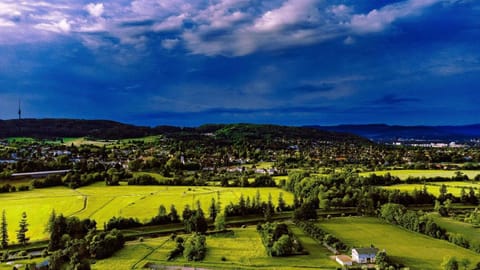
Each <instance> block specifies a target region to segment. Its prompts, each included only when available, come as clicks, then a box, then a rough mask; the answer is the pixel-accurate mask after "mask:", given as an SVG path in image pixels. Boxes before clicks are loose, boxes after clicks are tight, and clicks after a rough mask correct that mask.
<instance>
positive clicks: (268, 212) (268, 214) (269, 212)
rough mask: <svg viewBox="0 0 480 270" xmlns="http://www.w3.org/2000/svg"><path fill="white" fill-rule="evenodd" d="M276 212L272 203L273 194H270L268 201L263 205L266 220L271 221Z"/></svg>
mask: <svg viewBox="0 0 480 270" xmlns="http://www.w3.org/2000/svg"><path fill="white" fill-rule="evenodd" d="M274 213H275V208H274V206H273V203H272V194H270V193H269V194H268V201H267V203H266V204H265V205H264V207H263V217H264V218H265V221H270V220H271V219H272V217H273V214H274Z"/></svg>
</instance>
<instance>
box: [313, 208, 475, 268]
mask: <svg viewBox="0 0 480 270" xmlns="http://www.w3.org/2000/svg"><path fill="white" fill-rule="evenodd" d="M318 225H319V226H320V227H321V228H322V229H324V230H325V231H327V232H329V233H332V234H333V235H335V236H336V237H337V238H339V239H341V240H342V241H343V242H344V243H346V244H347V245H349V246H352V247H369V246H370V245H371V244H373V245H375V247H377V248H379V249H380V250H382V249H385V250H386V252H387V255H388V256H389V257H390V258H391V259H392V260H393V261H394V262H396V263H403V264H405V265H406V266H408V267H410V269H422V270H427V269H432V270H433V269H440V265H441V263H442V261H443V258H444V257H448V256H455V257H457V258H458V259H462V258H468V259H469V260H470V261H472V263H477V262H479V261H480V254H477V253H474V252H473V251H470V250H467V249H464V248H461V247H458V246H456V245H454V244H452V243H449V242H447V241H443V240H438V239H434V238H431V237H428V236H425V235H423V234H419V233H414V232H410V231H408V230H405V229H403V228H401V227H397V226H393V225H390V224H387V223H384V222H383V221H382V220H380V219H377V218H373V217H342V218H332V219H330V220H324V221H319V222H318Z"/></svg>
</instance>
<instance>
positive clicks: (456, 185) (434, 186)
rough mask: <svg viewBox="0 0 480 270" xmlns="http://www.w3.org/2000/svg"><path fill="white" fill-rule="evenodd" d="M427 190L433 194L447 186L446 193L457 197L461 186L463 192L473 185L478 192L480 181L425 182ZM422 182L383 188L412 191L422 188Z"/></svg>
mask: <svg viewBox="0 0 480 270" xmlns="http://www.w3.org/2000/svg"><path fill="white" fill-rule="evenodd" d="M425 185H426V188H427V191H428V192H429V193H431V194H433V195H434V196H437V197H438V196H439V195H440V187H441V186H442V185H445V186H447V193H452V194H453V195H454V196H457V197H459V196H460V194H461V192H462V188H465V192H467V193H468V192H469V188H470V187H473V188H474V189H475V192H476V193H479V192H480V183H479V182H460V181H449V182H426V183H425ZM423 186H424V185H423V184H398V185H393V186H385V187H384V188H385V189H390V190H394V189H398V190H400V191H407V192H413V191H414V190H415V189H416V190H422V189H423Z"/></svg>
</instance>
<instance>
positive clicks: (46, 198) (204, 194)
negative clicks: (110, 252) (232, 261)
mask: <svg viewBox="0 0 480 270" xmlns="http://www.w3.org/2000/svg"><path fill="white" fill-rule="evenodd" d="M257 190H258V191H259V192H260V196H261V199H262V200H263V201H266V200H267V199H268V194H271V195H272V200H273V203H274V204H277V202H278V196H279V193H280V192H282V193H283V197H284V200H285V201H286V202H287V204H292V202H293V195H292V194H291V193H288V192H285V191H283V190H281V189H278V188H258V189H257V188H222V187H185V186H125V185H123V186H115V187H107V186H105V184H104V183H96V184H94V185H91V186H87V187H82V188H79V189H77V190H72V189H69V188H65V187H55V188H46V189H35V190H32V191H25V192H15V193H4V194H0V201H1V205H0V211H2V210H3V209H5V211H6V214H7V223H8V231H9V238H10V241H11V242H12V241H13V242H15V241H16V238H15V231H16V230H17V229H18V228H17V227H18V222H19V221H20V217H21V213H22V211H26V212H27V216H28V223H29V224H30V226H29V232H28V233H27V235H28V236H29V237H30V238H31V240H33V241H36V240H41V239H46V238H47V236H48V235H47V234H46V233H45V232H44V230H45V224H46V223H47V220H48V217H49V215H50V213H51V211H52V209H55V211H56V213H57V214H59V213H63V214H64V215H65V216H71V215H74V216H78V217H80V218H93V219H95V220H96V221H97V224H98V226H99V228H103V223H104V222H106V221H108V220H109V219H110V218H111V217H113V216H117V217H119V216H123V217H135V218H138V219H139V220H140V221H145V220H149V219H150V218H152V217H153V216H155V215H156V214H157V212H158V207H159V206H160V205H161V204H163V205H164V206H165V207H166V208H167V210H168V211H169V210H170V205H172V204H174V205H175V207H176V209H177V212H178V213H179V215H181V213H182V211H183V209H184V206H185V205H187V204H189V205H192V204H195V202H196V201H197V200H199V201H200V204H201V206H202V208H203V210H204V211H205V214H207V215H208V207H209V206H210V203H211V199H212V198H215V199H216V200H217V199H218V198H220V202H221V206H222V207H225V206H226V205H227V204H229V203H230V202H234V203H237V202H238V199H239V198H240V196H241V195H242V194H243V196H244V197H245V198H246V197H247V196H249V197H250V198H252V199H253V197H254V196H255V194H256V192H257ZM85 200H86V207H85V208H84V202H85Z"/></svg>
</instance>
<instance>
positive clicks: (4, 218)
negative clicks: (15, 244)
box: [0, 210, 8, 248]
mask: <svg viewBox="0 0 480 270" xmlns="http://www.w3.org/2000/svg"><path fill="white" fill-rule="evenodd" d="M1 230H2V235H1V237H2V239H0V240H1V246H2V248H6V247H7V246H8V227H7V215H6V213H5V210H3V211H2V224H1Z"/></svg>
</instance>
